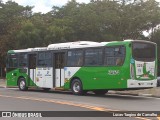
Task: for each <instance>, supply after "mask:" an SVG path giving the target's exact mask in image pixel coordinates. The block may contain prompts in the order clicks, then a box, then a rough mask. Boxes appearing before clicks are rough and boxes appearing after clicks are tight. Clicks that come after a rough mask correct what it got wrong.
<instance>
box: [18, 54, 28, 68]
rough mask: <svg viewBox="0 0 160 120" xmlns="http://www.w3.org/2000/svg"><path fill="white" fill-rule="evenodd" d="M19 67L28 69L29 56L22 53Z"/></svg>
mask: <svg viewBox="0 0 160 120" xmlns="http://www.w3.org/2000/svg"><path fill="white" fill-rule="evenodd" d="M19 66H20V67H26V66H27V54H26V53H21V54H20V55H19Z"/></svg>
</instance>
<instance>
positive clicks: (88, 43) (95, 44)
mask: <svg viewBox="0 0 160 120" xmlns="http://www.w3.org/2000/svg"><path fill="white" fill-rule="evenodd" d="M133 41H143V42H149V43H154V42H150V41H145V40H132V39H127V40H124V41H110V42H93V41H76V42H66V43H56V44H50V45H48V46H47V47H36V48H27V49H20V50H9V51H8V53H19V52H34V51H45V50H61V49H72V48H86V47H100V46H105V45H107V44H108V45H116V44H120V43H123V44H124V43H128V42H129V43H130V42H133Z"/></svg>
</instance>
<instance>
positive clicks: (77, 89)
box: [71, 79, 85, 95]
mask: <svg viewBox="0 0 160 120" xmlns="http://www.w3.org/2000/svg"><path fill="white" fill-rule="evenodd" d="M71 90H72V93H73V94H75V95H83V94H84V93H85V92H84V91H83V86H82V82H81V81H80V80H79V79H74V80H73V81H72V83H71Z"/></svg>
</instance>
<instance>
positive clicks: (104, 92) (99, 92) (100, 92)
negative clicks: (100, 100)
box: [93, 90, 108, 95]
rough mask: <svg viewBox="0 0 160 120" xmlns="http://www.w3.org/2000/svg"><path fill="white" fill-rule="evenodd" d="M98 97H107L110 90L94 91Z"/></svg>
mask: <svg viewBox="0 0 160 120" xmlns="http://www.w3.org/2000/svg"><path fill="white" fill-rule="evenodd" d="M93 92H94V93H95V94H96V95H105V94H106V93H107V92H108V90H94V91H93Z"/></svg>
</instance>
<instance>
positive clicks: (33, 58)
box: [28, 54, 36, 86]
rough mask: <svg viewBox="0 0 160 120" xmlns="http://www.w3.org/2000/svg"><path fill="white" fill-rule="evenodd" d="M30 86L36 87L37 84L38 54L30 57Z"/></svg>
mask: <svg viewBox="0 0 160 120" xmlns="http://www.w3.org/2000/svg"><path fill="white" fill-rule="evenodd" d="M28 76H29V79H28V86H34V84H35V83H36V54H29V55H28Z"/></svg>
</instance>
